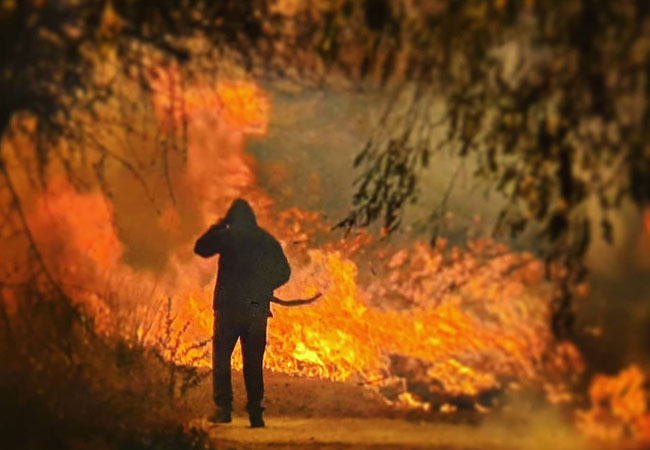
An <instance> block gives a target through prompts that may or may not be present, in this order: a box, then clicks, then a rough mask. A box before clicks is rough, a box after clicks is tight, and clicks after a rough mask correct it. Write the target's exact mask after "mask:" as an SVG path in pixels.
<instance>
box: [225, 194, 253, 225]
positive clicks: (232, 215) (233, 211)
mask: <svg viewBox="0 0 650 450" xmlns="http://www.w3.org/2000/svg"><path fill="white" fill-rule="evenodd" d="M226 222H228V223H229V224H230V225H231V226H234V227H243V228H251V227H256V226H257V220H256V219H255V212H254V211H253V208H251V205H249V204H248V202H247V201H246V200H244V199H241V198H238V199H237V200H235V201H234V202H232V205H230V209H228V213H227V214H226Z"/></svg>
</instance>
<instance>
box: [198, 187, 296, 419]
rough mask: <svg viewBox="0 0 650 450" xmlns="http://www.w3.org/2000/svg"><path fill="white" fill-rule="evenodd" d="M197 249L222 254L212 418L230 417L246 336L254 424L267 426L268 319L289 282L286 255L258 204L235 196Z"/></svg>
mask: <svg viewBox="0 0 650 450" xmlns="http://www.w3.org/2000/svg"><path fill="white" fill-rule="evenodd" d="M194 252H195V253H197V254H198V255H200V256H203V257H205V258H207V257H210V256H213V255H216V254H219V255H220V259H219V271H218V275H217V286H216V288H215V292H214V304H213V308H214V310H215V313H216V320H215V322H214V334H213V341H212V367H213V393H214V401H215V404H216V406H217V412H216V415H215V416H214V417H213V418H212V420H213V421H216V422H221V423H224V422H230V421H231V411H232V384H231V369H230V360H231V356H232V351H233V349H234V348H235V344H236V343H237V340H238V339H241V347H242V354H243V357H244V382H245V384H246V392H247V394H248V403H247V405H246V409H247V410H248V414H249V418H250V423H251V427H263V426H264V420H263V417H262V412H263V410H264V409H263V408H262V399H263V397H264V380H263V378H262V377H263V372H262V363H263V359H264V350H265V347H266V324H267V320H268V317H269V315H270V307H269V303H270V302H271V301H272V299H273V290H274V289H276V288H278V287H279V286H281V285H283V284H284V283H286V282H287V281H288V280H289V276H290V274H291V270H290V268H289V264H288V262H287V258H286V257H285V255H284V252H283V251H282V247H281V246H280V244H279V243H278V241H277V240H276V239H275V238H274V237H273V236H272V235H271V234H270V233H268V232H267V231H266V230H264V229H262V228H260V227H259V226H258V225H257V221H256V220H255V213H254V212H253V209H252V208H251V207H250V205H249V204H248V203H247V202H246V201H245V200H242V199H237V200H235V201H234V202H233V203H232V205H231V206H230V209H229V210H228V213H227V214H226V217H225V218H223V219H222V220H221V221H219V222H218V223H217V224H215V225H213V226H212V227H210V229H209V230H208V231H207V232H206V233H205V234H204V235H203V236H201V237H200V238H199V239H198V240H197V241H196V245H195V246H194Z"/></svg>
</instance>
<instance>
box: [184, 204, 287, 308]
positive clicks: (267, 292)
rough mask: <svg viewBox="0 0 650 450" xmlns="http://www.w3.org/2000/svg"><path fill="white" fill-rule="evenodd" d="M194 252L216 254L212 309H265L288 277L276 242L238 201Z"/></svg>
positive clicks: (281, 253) (197, 245) (198, 241)
mask: <svg viewBox="0 0 650 450" xmlns="http://www.w3.org/2000/svg"><path fill="white" fill-rule="evenodd" d="M194 252H195V253H196V254H198V255H200V256H203V257H204V258H207V257H210V256H213V255H216V254H219V255H220V259H219V272H218V275H217V286H216V288H215V292H214V304H213V307H214V309H215V310H221V311H233V312H245V311H247V310H248V309H249V308H250V305H251V303H257V304H260V305H262V306H263V308H265V309H266V310H268V309H269V302H270V299H271V298H272V297H273V290H274V289H276V288H278V287H280V286H282V285H283V284H284V283H286V282H287V281H288V280H289V276H290V275H291V269H290V268H289V263H288V262H287V258H286V256H285V255H284V252H283V251H282V247H281V246H280V243H279V242H278V241H277V240H276V239H275V238H274V237H273V236H272V235H271V234H270V233H268V232H267V231H266V230H264V229H263V228H261V227H259V226H258V225H257V220H256V219H255V213H254V212H253V209H252V208H251V207H250V205H249V204H248V203H247V202H246V201H245V200H242V199H237V200H235V201H234V202H233V204H232V205H231V206H230V209H229V210H228V213H227V214H226V217H225V218H224V219H222V220H221V221H220V222H219V223H217V224H215V225H213V226H212V227H210V229H209V230H208V231H207V232H206V233H205V234H204V235H203V236H201V237H200V238H199V239H198V240H197V241H196V244H195V246H194Z"/></svg>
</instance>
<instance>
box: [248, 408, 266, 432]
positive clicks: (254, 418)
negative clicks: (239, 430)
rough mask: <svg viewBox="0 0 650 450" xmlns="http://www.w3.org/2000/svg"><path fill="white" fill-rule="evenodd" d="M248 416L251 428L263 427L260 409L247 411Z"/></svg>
mask: <svg viewBox="0 0 650 450" xmlns="http://www.w3.org/2000/svg"><path fill="white" fill-rule="evenodd" d="M248 418H249V420H250V422H251V428H264V427H265V426H266V424H265V423H264V417H262V411H261V410H260V411H252V412H249V413H248Z"/></svg>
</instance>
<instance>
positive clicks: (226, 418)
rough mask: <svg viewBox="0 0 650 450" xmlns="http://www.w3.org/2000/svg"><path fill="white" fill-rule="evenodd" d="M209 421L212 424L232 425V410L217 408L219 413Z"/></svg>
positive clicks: (209, 418)
mask: <svg viewBox="0 0 650 450" xmlns="http://www.w3.org/2000/svg"><path fill="white" fill-rule="evenodd" d="M208 420H209V421H210V422H212V423H230V422H232V416H231V414H230V409H227V408H217V411H216V412H215V413H214V414H212V415H211V416H210V417H208Z"/></svg>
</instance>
